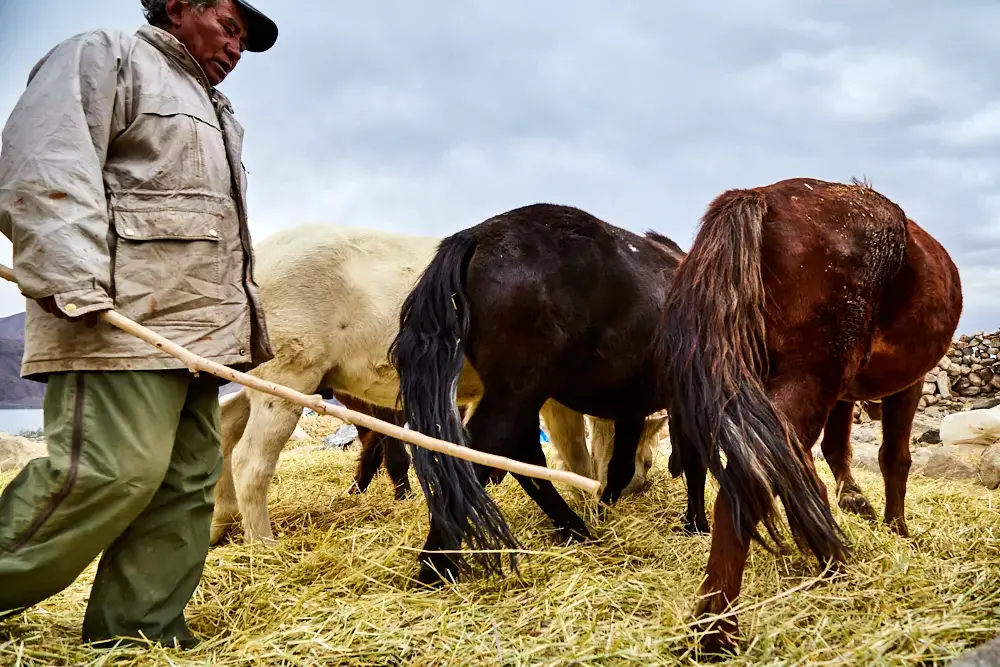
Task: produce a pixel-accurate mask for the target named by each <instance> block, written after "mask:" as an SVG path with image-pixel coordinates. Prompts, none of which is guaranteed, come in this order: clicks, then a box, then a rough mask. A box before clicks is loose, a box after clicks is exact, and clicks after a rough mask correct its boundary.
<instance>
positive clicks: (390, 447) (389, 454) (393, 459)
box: [382, 436, 413, 500]
mask: <svg viewBox="0 0 1000 667" xmlns="http://www.w3.org/2000/svg"><path fill="white" fill-rule="evenodd" d="M382 460H383V462H384V463H385V471H386V472H387V473H389V479H391V480H392V486H393V493H394V494H395V496H396V500H403V499H404V498H406V497H408V496H412V495H413V490H412V489H411V488H410V478H409V475H408V473H409V471H410V455H409V454H407V452H406V445H404V444H403V442H402V441H401V440H399V439H398V438H393V437H390V436H385V437H384V439H383V441H382Z"/></svg>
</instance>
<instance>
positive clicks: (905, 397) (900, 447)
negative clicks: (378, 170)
mask: <svg viewBox="0 0 1000 667" xmlns="http://www.w3.org/2000/svg"><path fill="white" fill-rule="evenodd" d="M922 386H923V382H922V381H920V382H916V383H914V384H912V385H910V386H909V387H907V388H906V389H904V390H903V391H900V392H897V393H895V394H892V395H890V396H886V397H885V398H884V399H882V446H881V447H880V448H879V452H878V464H879V468H880V469H881V470H882V479H883V482H884V483H885V522H886V524H887V525H888V526H889V528H891V529H892V530H893V531H894V532H895V533H896V534H898V535H900V536H902V537H908V536H909V534H910V533H909V529H908V528H907V526H906V516H905V504H906V502H905V501H906V480H907V477H908V476H909V474H910V429H911V428H912V426H913V416H914V415H915V414H916V412H917V404H918V403H919V402H920V395H921V389H922Z"/></svg>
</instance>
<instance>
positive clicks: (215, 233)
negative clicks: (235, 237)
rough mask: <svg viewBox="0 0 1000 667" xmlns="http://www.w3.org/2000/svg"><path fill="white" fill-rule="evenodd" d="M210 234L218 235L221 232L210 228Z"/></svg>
mask: <svg viewBox="0 0 1000 667" xmlns="http://www.w3.org/2000/svg"><path fill="white" fill-rule="evenodd" d="M208 235H209V236H218V235H219V232H217V231H215V230H214V229H210V230H208Z"/></svg>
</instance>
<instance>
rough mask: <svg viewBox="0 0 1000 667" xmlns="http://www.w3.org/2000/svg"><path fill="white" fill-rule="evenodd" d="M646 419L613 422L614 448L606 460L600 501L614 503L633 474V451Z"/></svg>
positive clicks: (634, 451)
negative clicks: (604, 482) (604, 481)
mask: <svg viewBox="0 0 1000 667" xmlns="http://www.w3.org/2000/svg"><path fill="white" fill-rule="evenodd" d="M645 426H646V420H645V419H642V418H639V419H618V420H615V422H614V430H615V436H614V443H615V444H614V449H613V451H612V454H611V459H610V460H609V461H608V472H607V480H608V481H607V484H606V485H605V486H604V493H602V494H601V502H602V503H606V504H609V505H611V504H614V503H615V502H617V501H618V499H619V498H621V496H622V492H623V491H624V490H625V487H626V486H628V484H629V483H630V482H631V481H632V478H633V477H634V476H635V453H636V450H637V449H638V447H639V438H640V437H641V436H642V432H643V429H644V428H645Z"/></svg>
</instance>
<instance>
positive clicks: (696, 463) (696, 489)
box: [668, 417, 709, 535]
mask: <svg viewBox="0 0 1000 667" xmlns="http://www.w3.org/2000/svg"><path fill="white" fill-rule="evenodd" d="M668 428H669V429H670V444H671V451H670V468H671V474H673V475H674V476H675V477H676V476H678V475H679V474H681V472H683V473H684V483H685V486H686V487H687V511H686V514H685V516H684V532H685V533H688V534H689V535H694V534H697V533H707V532H709V525H708V515H707V514H706V511H705V480H706V479H707V477H708V467H707V466H706V465H705V464H704V463H703V462H702V460H701V458H700V457H699V456H698V453H697V452H696V451H695V449H694V447H693V446H692V445H690V444H688V443H687V441H686V439H685V438H686V436H685V435H684V431H683V429H681V427H680V422H679V421H678V419H677V417H670V419H669V425H668ZM675 457H676V458H675Z"/></svg>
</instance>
